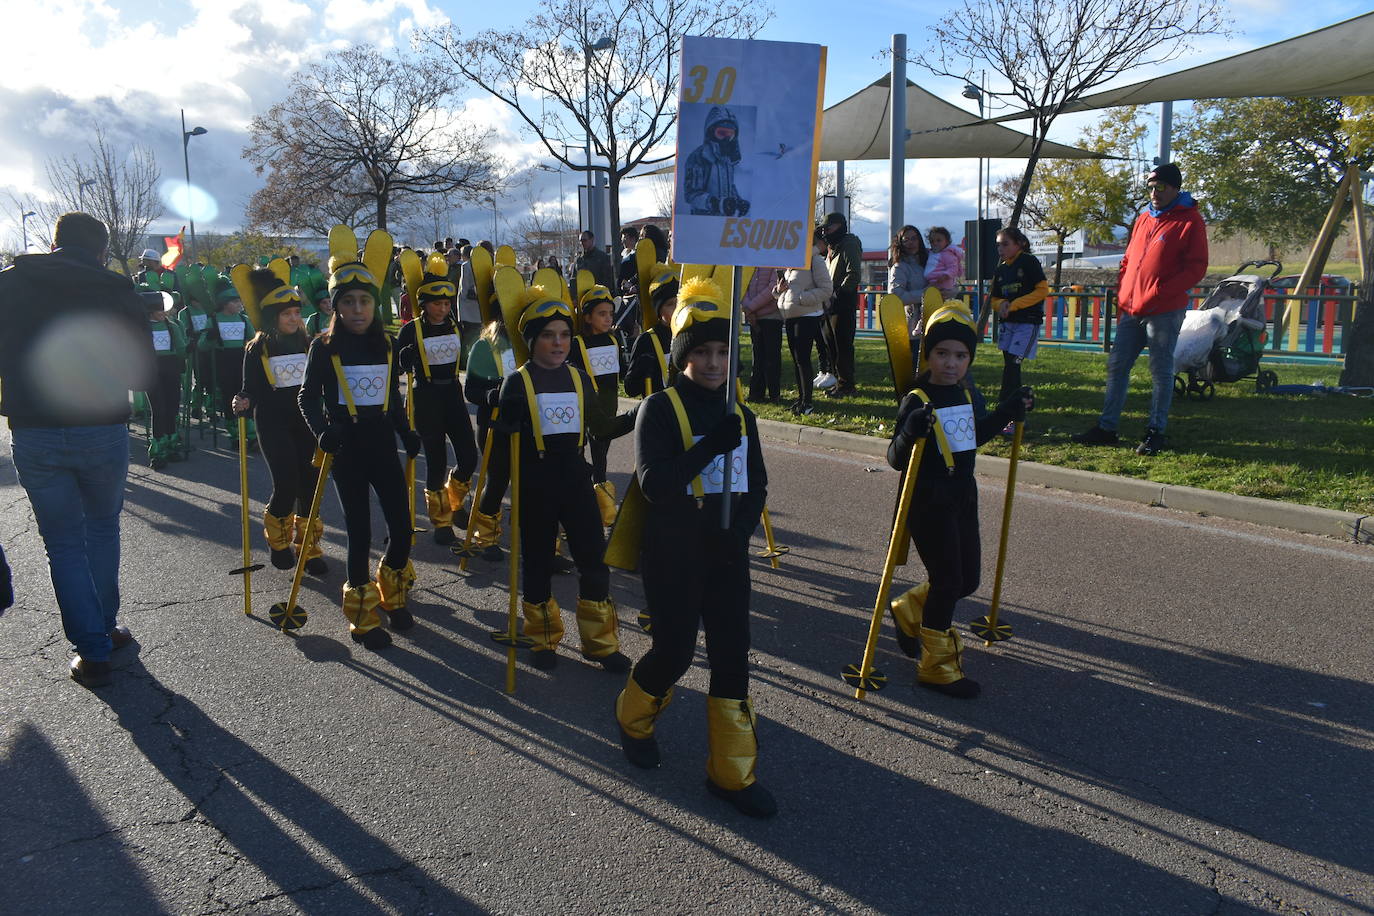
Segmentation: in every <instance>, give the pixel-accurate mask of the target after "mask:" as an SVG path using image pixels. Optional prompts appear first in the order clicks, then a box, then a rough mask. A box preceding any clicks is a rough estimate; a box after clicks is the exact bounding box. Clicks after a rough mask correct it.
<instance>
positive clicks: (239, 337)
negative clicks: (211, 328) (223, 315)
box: [215, 321, 243, 343]
mask: <svg viewBox="0 0 1374 916" xmlns="http://www.w3.org/2000/svg"><path fill="white" fill-rule="evenodd" d="M215 324H216V326H218V327H219V339H220V340H222V341H224V342H225V343H233V342H235V341H238V342H240V343H241V342H242V341H243V322H242V321H217V322H215Z"/></svg>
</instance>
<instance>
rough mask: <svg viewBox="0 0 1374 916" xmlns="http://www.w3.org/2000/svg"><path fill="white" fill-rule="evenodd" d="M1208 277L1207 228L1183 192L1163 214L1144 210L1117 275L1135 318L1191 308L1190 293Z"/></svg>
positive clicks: (1121, 296)
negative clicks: (1199, 282) (1189, 291)
mask: <svg viewBox="0 0 1374 916" xmlns="http://www.w3.org/2000/svg"><path fill="white" fill-rule="evenodd" d="M1206 275H1207V224H1206V223H1204V222H1203V221H1202V214H1200V213H1198V211H1197V204H1196V203H1195V202H1194V201H1193V198H1192V195H1190V194H1188V193H1186V192H1183V193H1180V194H1179V196H1178V199H1177V200H1176V201H1175V202H1174V204H1173V205H1172V206H1170V207H1169V208H1168V209H1166V210H1163V211H1160V212H1159V213H1158V215H1156V214H1154V213H1152V212H1151V211H1150V210H1149V209H1146V210H1143V211H1142V212H1141V213H1140V215H1139V216H1137V217H1136V218H1135V224H1134V225H1133V226H1131V240H1130V241H1129V242H1128V243H1127V244H1126V254H1125V255H1124V256H1123V257H1122V258H1121V270H1120V272H1119V273H1118V274H1117V302H1118V303H1119V304H1120V306H1121V310H1122V311H1123V312H1127V313H1128V314H1131V315H1161V314H1164V313H1165V312H1177V311H1179V310H1181V309H1186V308H1187V307H1188V290H1190V289H1192V288H1193V287H1194V286H1196V285H1197V283H1198V281H1200V280H1201V279H1202V278H1203V277H1204V276H1206Z"/></svg>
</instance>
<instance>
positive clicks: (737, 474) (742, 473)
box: [687, 436, 749, 493]
mask: <svg viewBox="0 0 1374 916" xmlns="http://www.w3.org/2000/svg"><path fill="white" fill-rule="evenodd" d="M700 441H701V437H700V436H693V437H692V442H693V444H695V443H697V442H700ZM701 489H702V492H703V493H720V492H722V491H723V490H724V489H725V456H724V455H716V456H715V457H713V458H712V459H711V463H710V464H708V465H706V467H704V468H702V471H701ZM687 492H688V493H691V492H692V485H691V484H688V485H687ZM730 492H731V493H748V492H749V437H748V436H744V437H742V438H741V439H740V443H739V446H738V447H736V449H735V450H734V451H733V452H731V453H730Z"/></svg>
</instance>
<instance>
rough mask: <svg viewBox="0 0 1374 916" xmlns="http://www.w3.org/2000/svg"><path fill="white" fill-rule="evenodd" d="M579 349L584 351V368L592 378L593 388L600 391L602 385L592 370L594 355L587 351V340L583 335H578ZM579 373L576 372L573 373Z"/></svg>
mask: <svg viewBox="0 0 1374 916" xmlns="http://www.w3.org/2000/svg"><path fill="white" fill-rule="evenodd" d="M577 349H578V350H580V351H582V368H583V369H585V370H587V378H589V379H591V380H592V390H593V391H600V390H601V386H600V385H598V384H597V383H596V375H595V374H594V373H593V372H592V355H591V353H589V352H587V342H586V341H585V340H583V339H582V335H581V334H579V335H577ZM573 375H574V376H576V375H577V373H576V372H574V373H573Z"/></svg>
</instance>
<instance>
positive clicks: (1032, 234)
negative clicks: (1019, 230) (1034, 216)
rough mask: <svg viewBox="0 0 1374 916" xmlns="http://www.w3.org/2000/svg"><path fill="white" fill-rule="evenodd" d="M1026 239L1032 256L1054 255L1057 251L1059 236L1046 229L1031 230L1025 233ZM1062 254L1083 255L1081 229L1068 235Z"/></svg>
mask: <svg viewBox="0 0 1374 916" xmlns="http://www.w3.org/2000/svg"><path fill="white" fill-rule="evenodd" d="M1026 238H1027V239H1029V240H1030V253H1031V254H1033V255H1036V256H1039V255H1042V254H1055V253H1056V252H1058V251H1059V241H1058V239H1059V234H1058V233H1056V232H1051V231H1050V230H1048V229H1031V230H1029V231H1028V232H1027V233H1026ZM1064 253H1065V254H1082V253H1083V230H1082V229H1078V230H1076V231H1074V232H1070V233H1069V237H1068V238H1066V239H1065V240H1064Z"/></svg>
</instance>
